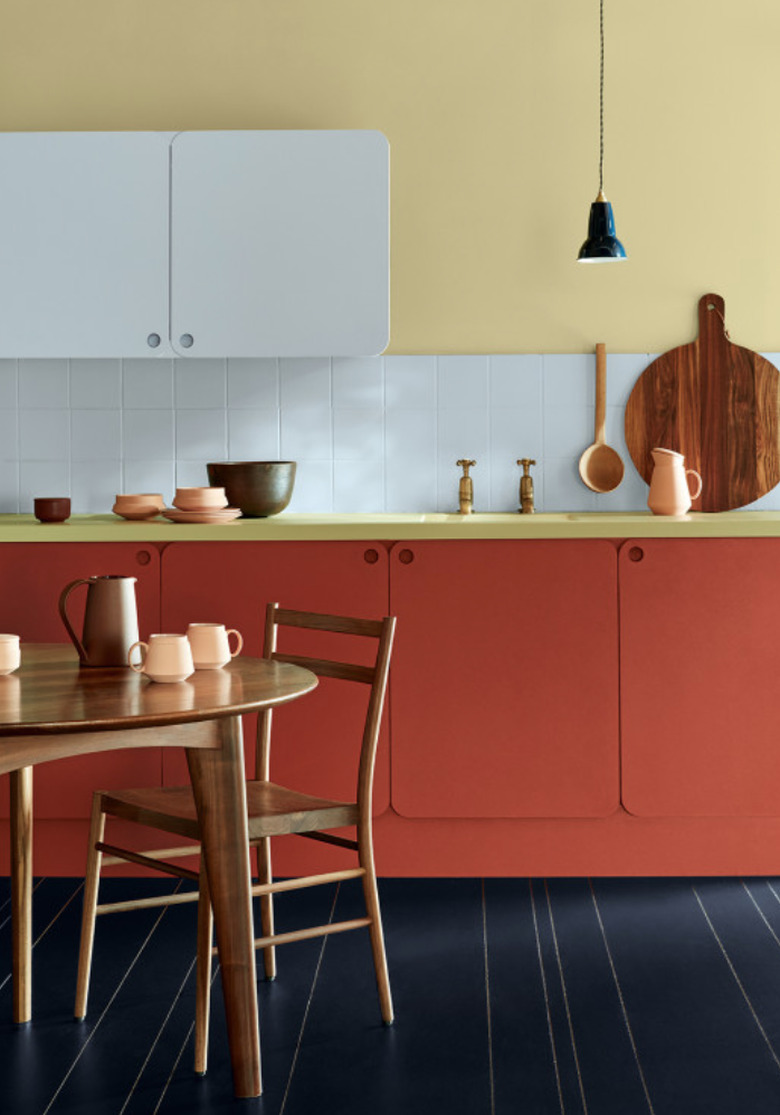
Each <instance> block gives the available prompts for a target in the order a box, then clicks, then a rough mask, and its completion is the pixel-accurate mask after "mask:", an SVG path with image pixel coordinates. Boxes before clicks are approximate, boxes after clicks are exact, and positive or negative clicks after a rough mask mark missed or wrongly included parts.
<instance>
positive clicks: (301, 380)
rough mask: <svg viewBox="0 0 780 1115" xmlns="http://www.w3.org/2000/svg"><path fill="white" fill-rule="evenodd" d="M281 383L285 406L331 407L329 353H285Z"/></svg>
mask: <svg viewBox="0 0 780 1115" xmlns="http://www.w3.org/2000/svg"><path fill="white" fill-rule="evenodd" d="M279 385H280V391H281V401H282V409H283V410H291V409H296V410H314V409H315V408H317V407H321V408H322V409H330V406H331V374H330V359H329V358H328V357H319V356H314V357H308V356H305V357H304V356H302V357H292V356H290V357H282V358H281V359H280V360H279Z"/></svg>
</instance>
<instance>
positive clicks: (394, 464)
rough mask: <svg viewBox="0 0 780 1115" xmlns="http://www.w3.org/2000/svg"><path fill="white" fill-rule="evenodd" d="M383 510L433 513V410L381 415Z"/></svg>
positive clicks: (434, 482)
mask: <svg viewBox="0 0 780 1115" xmlns="http://www.w3.org/2000/svg"><path fill="white" fill-rule="evenodd" d="M385 510H386V511H401V512H403V511H435V510H436V411H435V410H406V411H403V410H395V411H388V412H387V413H386V414H385Z"/></svg>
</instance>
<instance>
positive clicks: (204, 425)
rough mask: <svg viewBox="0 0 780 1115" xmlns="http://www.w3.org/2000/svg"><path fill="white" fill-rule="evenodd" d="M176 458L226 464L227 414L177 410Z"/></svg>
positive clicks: (210, 411)
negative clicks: (224, 462) (223, 462)
mask: <svg viewBox="0 0 780 1115" xmlns="http://www.w3.org/2000/svg"><path fill="white" fill-rule="evenodd" d="M176 457H177V459H179V460H186V461H203V467H204V468H205V467H206V464H207V463H208V462H209V461H224V460H225V458H226V457H227V417H226V414H225V411H224V410H177V411H176Z"/></svg>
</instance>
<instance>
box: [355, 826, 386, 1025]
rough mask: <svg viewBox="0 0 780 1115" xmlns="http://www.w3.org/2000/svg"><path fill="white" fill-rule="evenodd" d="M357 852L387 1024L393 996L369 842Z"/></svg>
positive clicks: (372, 948) (380, 998) (372, 855)
mask: <svg viewBox="0 0 780 1115" xmlns="http://www.w3.org/2000/svg"><path fill="white" fill-rule="evenodd" d="M358 854H359V858H360V865H361V867H362V868H363V869H364V870H365V875H364V876H363V894H364V896H365V900H366V910H367V912H368V916H369V917H370V918H371V924H370V926H369V927H368V932H369V936H370V938H371V952H372V953H373V956H374V970H375V971H376V986H377V990H378V992H379V1007H380V1009H381V1011H382V1021H383V1022H385V1023H386V1024H387V1025H389V1024H390V1023H391V1022H392V1021H393V1018H394V1014H393V996H392V994H391V991H390V974H389V972H388V970H387V955H386V953H385V935H384V932H383V930H382V911H381V910H380V908H379V891H378V889H377V885H376V869H375V868H374V854H373V851H372V850H371V847H370V844H369V847H368V851H366V849H365V844H364V843H361V848H360V851H359V853H358Z"/></svg>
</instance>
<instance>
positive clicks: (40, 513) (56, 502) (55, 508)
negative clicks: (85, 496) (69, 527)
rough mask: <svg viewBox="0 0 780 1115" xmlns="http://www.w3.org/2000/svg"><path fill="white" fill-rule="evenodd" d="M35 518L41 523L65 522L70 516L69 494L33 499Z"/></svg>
mask: <svg viewBox="0 0 780 1115" xmlns="http://www.w3.org/2000/svg"><path fill="white" fill-rule="evenodd" d="M33 510H34V511H35V518H36V519H37V520H38V522H40V523H64V522H65V520H66V519H69V518H70V500H69V499H68V497H67V496H57V497H56V498H51V499H36V500H34V501H33Z"/></svg>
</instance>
